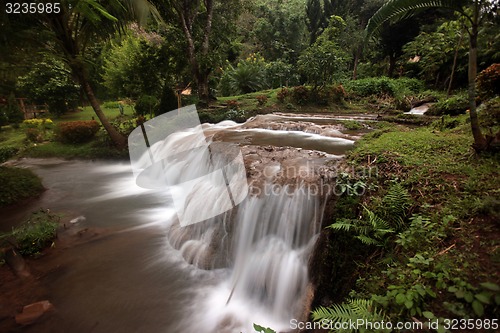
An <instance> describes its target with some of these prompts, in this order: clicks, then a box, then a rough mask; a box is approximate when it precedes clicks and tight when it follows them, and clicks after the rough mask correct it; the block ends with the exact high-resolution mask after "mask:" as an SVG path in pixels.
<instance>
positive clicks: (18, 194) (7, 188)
mask: <svg viewBox="0 0 500 333" xmlns="http://www.w3.org/2000/svg"><path fill="white" fill-rule="evenodd" d="M0 184H2V185H1V186H2V190H1V191H0V206H7V205H11V204H14V203H17V202H19V201H21V200H24V199H28V198H31V197H34V196H37V195H39V194H40V193H41V192H42V191H43V189H44V188H43V185H42V182H41V180H40V178H38V177H37V176H36V175H35V174H34V173H33V172H32V171H31V170H28V169H20V168H11V167H4V166H0Z"/></svg>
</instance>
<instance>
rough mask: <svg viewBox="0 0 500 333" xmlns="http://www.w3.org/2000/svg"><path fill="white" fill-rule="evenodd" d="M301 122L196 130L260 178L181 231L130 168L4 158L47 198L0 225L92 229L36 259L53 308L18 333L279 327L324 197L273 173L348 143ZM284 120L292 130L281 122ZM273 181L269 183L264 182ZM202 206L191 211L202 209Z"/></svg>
mask: <svg viewBox="0 0 500 333" xmlns="http://www.w3.org/2000/svg"><path fill="white" fill-rule="evenodd" d="M313 118H314V117H308V118H307V119H300V118H299V117H297V119H294V117H293V116H289V115H288V116H281V119H277V118H276V117H274V119H272V122H273V124H270V120H269V119H266V121H264V122H263V123H266V124H267V125H266V126H262V123H261V124H257V125H255V124H253V125H252V123H251V122H250V123H247V124H245V125H243V126H240V125H236V124H234V123H230V122H225V123H224V124H219V125H212V126H208V125H204V126H205V128H206V131H207V132H208V133H210V135H211V136H212V137H213V138H214V139H216V140H222V141H226V142H238V140H240V141H239V142H240V143H243V145H245V146H244V147H242V151H243V155H244V158H245V165H246V166H247V173H248V174H252V173H254V174H258V172H257V171H260V172H261V173H260V175H259V177H258V179H254V180H256V185H255V188H257V189H258V190H259V193H257V194H256V193H255V191H253V192H252V194H250V195H249V196H248V197H247V198H246V199H245V200H244V201H243V202H242V203H241V204H239V205H238V206H237V207H236V208H234V209H232V210H230V211H228V212H226V213H224V214H221V215H218V216H216V217H214V218H211V219H209V220H207V221H204V222H202V223H197V224H193V225H189V226H186V227H181V226H180V225H179V221H178V219H177V218H176V211H175V209H174V206H173V202H172V198H171V196H170V194H169V193H168V191H166V190H165V189H155V190H147V189H143V188H140V187H138V186H137V185H136V184H135V179H134V177H133V176H132V174H131V170H130V164H127V163H112V162H87V161H63V160H56V159H48V160H36V159H32V160H21V161H18V162H16V163H15V164H17V165H19V166H26V167H30V168H32V169H33V170H34V171H35V172H36V173H37V174H38V175H40V176H41V177H42V179H43V182H44V185H45V187H46V188H47V191H46V192H45V193H44V194H43V195H42V197H41V198H40V199H39V200H37V201H34V202H31V203H30V204H29V206H27V207H24V208H23V209H21V210H17V211H15V210H9V211H8V216H7V217H6V218H5V221H4V222H3V223H2V224H3V225H4V226H5V225H13V224H14V223H15V221H18V220H19V218H20V217H21V216H22V215H26V214H27V213H28V212H29V211H32V210H35V209H37V208H38V207H44V208H50V209H51V210H52V211H55V212H62V213H64V214H66V216H67V217H68V219H70V218H73V217H78V216H80V217H81V218H80V219H77V220H73V221H74V222H75V223H71V227H70V229H69V231H67V232H73V233H75V235H76V234H77V232H80V233H85V232H93V233H94V232H95V234H96V236H95V238H92V237H90V241H86V242H82V243H81V244H79V245H75V246H72V247H68V248H67V249H64V250H63V251H60V252H59V253H58V254H57V255H56V256H50V257H47V258H45V259H44V265H45V268H44V270H45V271H46V272H47V273H46V274H45V276H44V277H43V281H44V284H45V285H47V287H48V289H49V294H50V301H51V302H52V303H53V304H54V305H55V307H56V309H57V310H56V312H55V314H53V315H52V316H50V317H48V318H47V319H46V320H44V321H42V322H40V323H37V324H36V325H34V326H29V327H27V328H25V329H24V331H25V332H86V333H87V332H166V333H177V332H183V333H198V332H202V333H212V332H213V333H222V332H228V333H229V332H231V333H233V332H254V330H253V328H252V326H253V324H254V323H257V324H259V325H262V326H265V327H272V328H273V329H275V330H276V331H278V332H290V331H291V330H290V326H289V322H290V320H291V319H292V318H298V319H300V318H301V316H303V315H304V311H305V310H306V309H305V308H304V304H305V297H306V290H307V287H308V272H307V262H308V259H309V256H310V253H311V250H312V248H313V246H314V243H315V240H316V238H317V235H318V233H319V230H320V224H321V219H322V212H323V209H324V203H325V196H322V195H319V194H318V193H316V192H314V193H313V191H312V190H311V188H310V187H309V186H308V185H311V184H312V183H314V182H315V181H316V180H317V179H319V178H317V179H316V178H315V179H316V180H314V179H313V180H311V179H310V177H309V175H310V173H306V176H303V177H302V179H301V180H300V182H292V181H290V180H295V178H297V177H296V175H297V172H295V173H294V174H291V176H290V175H288V178H286V177H287V175H286V174H284V173H283V172H281V173H280V171H284V170H285V166H286V165H288V166H290V165H291V166H293V167H294V170H295V171H297V170H299V173H300V171H301V170H304V169H308V170H313V169H314V170H317V167H318V165H322V164H324V163H325V161H338V159H339V156H340V155H341V154H343V153H344V152H345V151H346V150H347V149H349V148H350V147H352V144H353V142H354V140H355V139H356V136H355V135H354V136H351V137H349V136H348V135H346V134H344V133H342V132H341V131H339V129H338V127H335V125H334V123H335V121H334V119H332V118H329V119H330V120H328V118H327V119H326V120H325V118H322V117H318V118H317V119H313ZM315 120H317V121H316V122H315ZM306 121H307V122H306ZM254 122H255V120H254ZM280 122H281V124H280V125H277V124H278V123H280ZM290 122H293V123H295V124H300V126H299V127H300V128H299V129H300V130H296V129H295V130H294V129H290V128H289V127H287V126H288V125H289V124H290ZM325 123H326V124H325ZM276 126H277V127H279V128H278V129H275V128H276ZM294 126H295V125H294ZM308 129H309V130H308ZM182 140H184V141H183V142H185V139H182ZM283 147H295V148H286V149H285V148H283ZM303 148H304V149H303ZM306 149H308V150H306ZM318 151H320V152H318ZM266 154H267V155H268V156H266ZM333 154H335V155H333ZM252 156H253V157H252ZM315 162H316V164H315ZM287 163H288V164H287ZM259 168H260V169H259ZM315 168H316V169H315ZM181 169H182V168H181ZM183 170H184V173H186V172H187V173H189V172H191V171H189V170H190V169H189V168H184V169H183ZM266 170H267V171H268V170H272V172H271V173H269V172H268V173H266ZM279 174H281V175H282V176H283V175H284V176H283V177H284V178H281V179H280V178H276V177H275V176H276V175H279ZM308 177H309V178H308ZM277 179H278V182H279V181H281V183H280V186H279V187H275V186H273V181H274V182H277ZM283 179H284V180H283ZM204 205H205V207H206V205H207V202H201V203H200V207H199V208H198V209H208V208H204ZM4 216H6V215H5V214H4ZM75 237H77V236H75Z"/></svg>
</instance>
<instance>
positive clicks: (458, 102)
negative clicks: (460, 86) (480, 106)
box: [425, 95, 469, 116]
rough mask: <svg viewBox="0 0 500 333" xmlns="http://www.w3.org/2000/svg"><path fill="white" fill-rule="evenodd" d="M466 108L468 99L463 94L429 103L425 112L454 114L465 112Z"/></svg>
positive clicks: (434, 114) (435, 114) (433, 114)
mask: <svg viewBox="0 0 500 333" xmlns="http://www.w3.org/2000/svg"><path fill="white" fill-rule="evenodd" d="M468 108H469V101H468V100H467V97H466V96H465V95H456V96H453V97H450V98H447V99H444V100H441V101H439V102H437V103H436V104H433V105H431V106H430V107H429V110H428V111H427V112H426V113H425V114H426V115H429V116H442V115H450V116H456V115H459V114H463V113H465V111H466V110H467V109H468Z"/></svg>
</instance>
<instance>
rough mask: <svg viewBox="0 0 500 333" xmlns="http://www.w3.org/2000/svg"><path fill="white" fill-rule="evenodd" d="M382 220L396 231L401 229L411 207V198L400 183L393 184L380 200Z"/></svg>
mask: <svg viewBox="0 0 500 333" xmlns="http://www.w3.org/2000/svg"><path fill="white" fill-rule="evenodd" d="M382 205H383V206H384V213H383V215H384V218H385V219H386V220H387V221H389V222H391V225H392V226H393V227H395V228H396V229H401V228H402V227H403V224H404V220H405V219H406V216H407V214H408V209H409V208H410V206H411V196H410V194H409V193H408V190H406V189H405V188H404V187H403V186H402V185H401V184H400V183H395V184H393V185H392V186H391V187H390V188H389V191H388V192H387V194H386V195H385V196H384V198H383V199H382Z"/></svg>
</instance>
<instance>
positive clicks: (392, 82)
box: [344, 77, 424, 97]
mask: <svg viewBox="0 0 500 333" xmlns="http://www.w3.org/2000/svg"><path fill="white" fill-rule="evenodd" d="M344 87H345V89H346V91H347V93H348V94H349V95H351V94H352V95H354V96H355V97H356V96H357V97H367V96H372V95H373V96H384V95H388V96H391V97H400V96H405V95H416V94H418V93H419V92H421V91H422V90H423V87H424V85H423V83H422V82H421V81H420V80H417V79H409V78H400V79H390V78H388V77H375V78H367V79H360V80H351V81H347V82H346V83H345V84H344Z"/></svg>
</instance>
